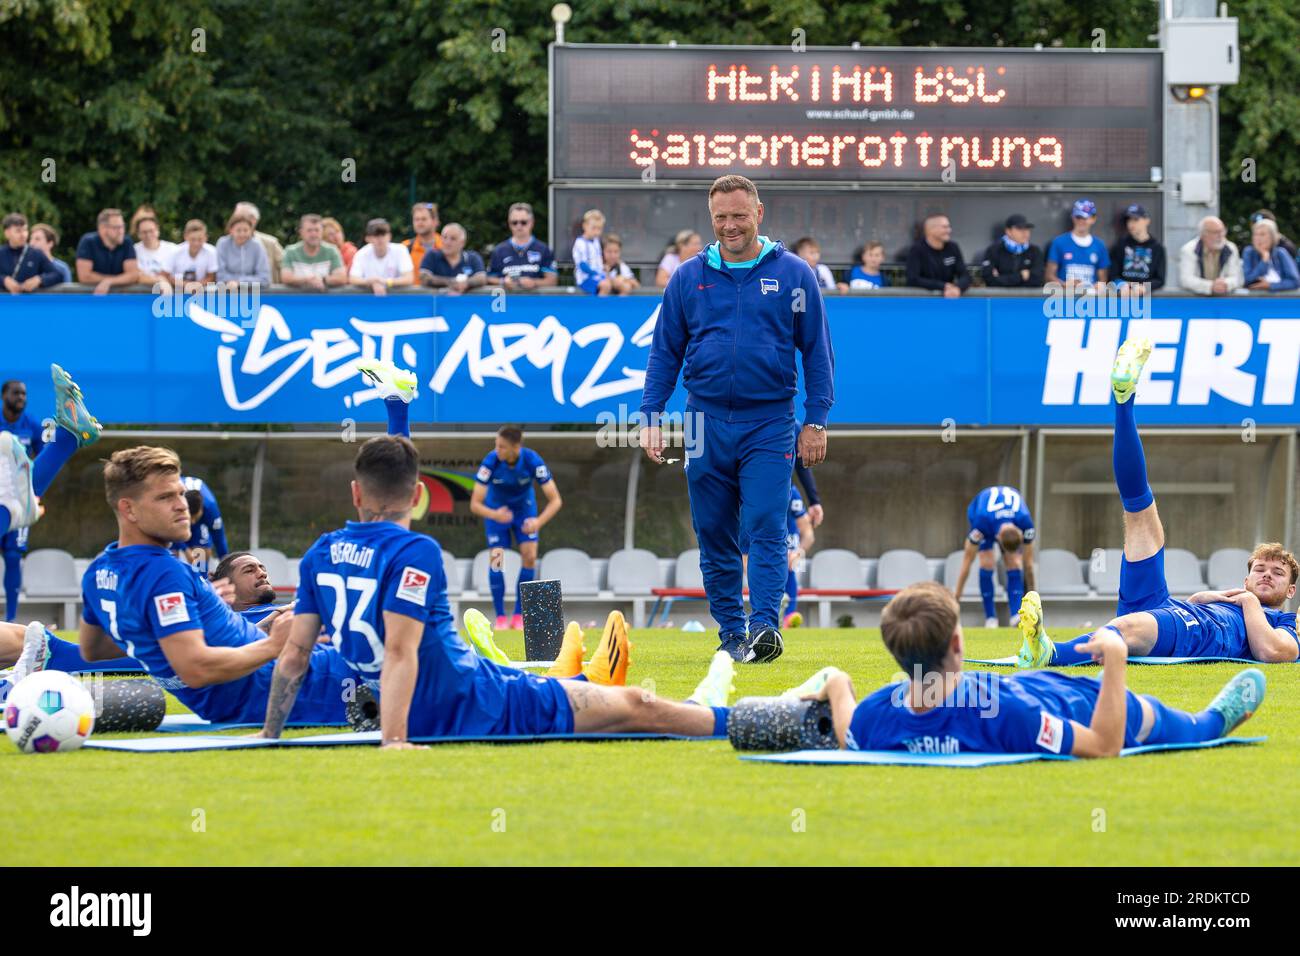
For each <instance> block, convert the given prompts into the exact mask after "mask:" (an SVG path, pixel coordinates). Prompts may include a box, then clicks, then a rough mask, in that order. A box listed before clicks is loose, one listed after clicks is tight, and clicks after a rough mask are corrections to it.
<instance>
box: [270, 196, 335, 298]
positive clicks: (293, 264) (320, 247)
mask: <svg viewBox="0 0 1300 956" xmlns="http://www.w3.org/2000/svg"><path fill="white" fill-rule="evenodd" d="M324 232H325V230H324V227H323V226H322V225H321V217H320V216H318V215H316V214H315V213H307V215H305V216H303V217H302V218H301V219H299V220H298V237H299V241H298V242H295V243H294V244H293V245H291V246H289V248H287V249H285V250H284V261H283V262H282V263H281V264H280V279H281V280H282V281H283V282H284V284H285V285H287V286H293V287H294V288H297V289H315V290H316V291H317V292H324V291H325V289H326V288H327V287H329V286H332V285H347V281H348V272H347V269H345V268H344V267H343V254H342V253H341V252H339V251H338V249H337V248H335V247H334V246H331V245H330V244H329V243H326V242H322V241H321V240H322V239H323V238H324Z"/></svg>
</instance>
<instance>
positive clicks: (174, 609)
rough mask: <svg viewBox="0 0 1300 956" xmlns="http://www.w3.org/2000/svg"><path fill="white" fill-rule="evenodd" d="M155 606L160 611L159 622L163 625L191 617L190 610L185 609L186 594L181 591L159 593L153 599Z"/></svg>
mask: <svg viewBox="0 0 1300 956" xmlns="http://www.w3.org/2000/svg"><path fill="white" fill-rule="evenodd" d="M153 607H154V610H155V611H157V612H158V623H159V624H160V625H162V626H163V627H166V626H167V625H169V624H180V623H181V622H183V621H188V620H189V619H190V612H189V611H187V610H186V609H185V596H184V595H183V594H181V592H180V591H173V592H172V593H170V594H159V595H158V596H157V597H155V598H154V599H153Z"/></svg>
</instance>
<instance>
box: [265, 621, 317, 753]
mask: <svg viewBox="0 0 1300 956" xmlns="http://www.w3.org/2000/svg"><path fill="white" fill-rule="evenodd" d="M292 627H293V629H292V630H291V631H290V632H289V639H288V641H286V642H285V645H284V650H282V651H281V652H280V658H279V660H277V661H276V662H275V672H274V673H273V674H272V675H271V692H270V694H269V695H268V697H267V701H266V723H265V724H264V725H263V726H262V732H261V733H260V734H258V736H259V737H270V738H273V739H274V738H277V737H279V736H280V734H281V732H282V731H283V730H284V723H285V721H286V720H288V719H289V712H290V711H291V710H293V705H294V701H296V700H297V699H298V689H299V688H300V687H302V679H303V677H305V676H306V674H307V665H308V663H309V662H310V660H311V651H312V648H313V647H315V646H316V636H317V634H318V633H319V632H320V615H318V614H298V615H295V616H294V618H293V622H292Z"/></svg>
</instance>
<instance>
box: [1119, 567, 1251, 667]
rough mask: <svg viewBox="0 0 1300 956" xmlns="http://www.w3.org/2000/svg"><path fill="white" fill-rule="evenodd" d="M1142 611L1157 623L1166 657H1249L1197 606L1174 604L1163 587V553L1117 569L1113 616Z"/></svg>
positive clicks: (1158, 644) (1158, 639)
mask: <svg viewBox="0 0 1300 956" xmlns="http://www.w3.org/2000/svg"><path fill="white" fill-rule="evenodd" d="M1139 611H1145V612H1146V613H1147V614H1150V615H1151V616H1152V617H1154V618H1155V619H1156V644H1155V646H1156V647H1157V648H1159V649H1160V651H1161V653H1162V654H1163V655H1164V656H1168V657H1250V656H1251V655H1250V651H1249V648H1248V647H1243V646H1240V645H1241V643H1242V642H1241V641H1240V640H1239V639H1238V638H1237V636H1236V635H1235V634H1233V633H1232V632H1231V631H1229V630H1228V629H1226V628H1224V627H1222V626H1221V625H1219V624H1218V623H1216V622H1215V621H1214V620H1213V619H1212V618H1210V617H1209V616H1208V615H1205V614H1199V613H1197V610H1196V605H1194V604H1191V603H1189V602H1187V601H1175V600H1174V599H1173V598H1171V597H1170V596H1169V585H1168V584H1166V583H1165V549H1164V548H1161V549H1160V550H1159V551H1157V552H1156V553H1155V554H1153V555H1152V556H1151V557H1149V558H1144V559H1143V560H1141V561H1134V562H1130V561H1129V560H1128V558H1121V559H1120V565H1119V604H1118V605H1117V606H1116V608H1115V615H1116V616H1117V617H1122V616H1123V615H1125V614H1135V613H1137V612H1139Z"/></svg>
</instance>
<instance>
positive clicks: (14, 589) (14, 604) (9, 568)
mask: <svg viewBox="0 0 1300 956" xmlns="http://www.w3.org/2000/svg"><path fill="white" fill-rule="evenodd" d="M0 510H2V509H0ZM6 513H7V512H6ZM22 586H23V556H22V552H20V551H6V552H5V620H6V621H12V620H14V619H15V618H17V617H18V592H19V591H20V590H21V589H22Z"/></svg>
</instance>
